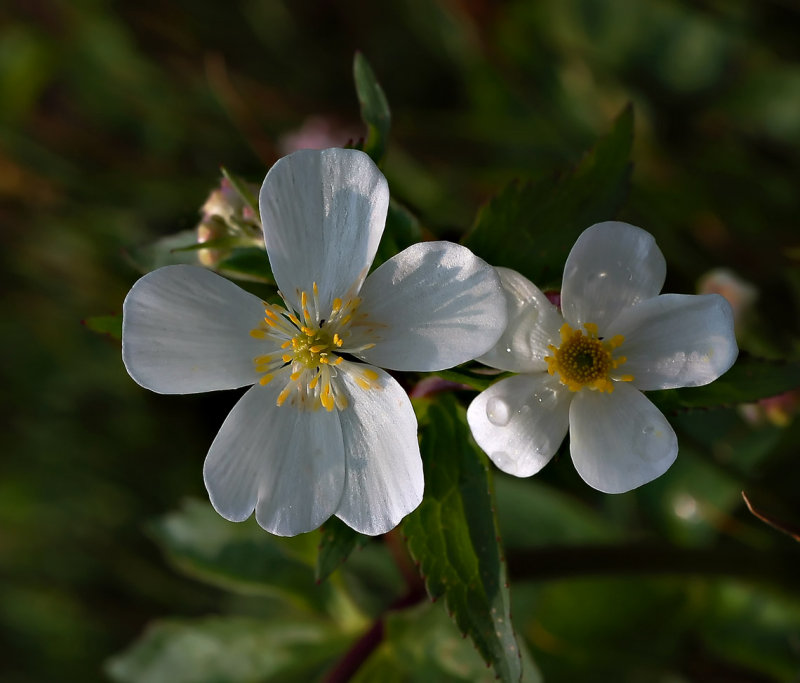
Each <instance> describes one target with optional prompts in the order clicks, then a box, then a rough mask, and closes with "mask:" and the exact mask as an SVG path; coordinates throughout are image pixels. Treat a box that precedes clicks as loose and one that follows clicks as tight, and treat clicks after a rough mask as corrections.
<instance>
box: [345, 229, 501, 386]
mask: <svg viewBox="0 0 800 683" xmlns="http://www.w3.org/2000/svg"><path fill="white" fill-rule="evenodd" d="M361 299H362V302H361V306H360V308H359V313H360V314H362V315H364V316H366V323H364V324H363V325H362V326H361V329H360V330H359V329H358V328H356V327H355V326H354V327H353V335H354V336H353V339H354V341H353V342H352V343H353V344H357V343H358V340H359V339H363V341H364V342H367V343H374V344H375V346H374V347H373V348H370V349H368V350H365V351H363V352H361V353H359V354H358V355H359V356H360V357H362V358H363V359H364V360H366V361H367V362H368V363H374V364H375V365H379V366H381V367H384V368H389V369H390V370H416V371H420V372H432V371H435V370H443V369H444V368H449V367H452V366H454V365H458V364H459V363H464V362H466V361H468V360H471V359H473V358H476V357H477V356H480V355H481V354H483V353H486V351H488V350H489V349H490V348H491V347H492V346H493V345H494V344H495V343H496V341H497V339H498V338H499V336H500V334H501V333H502V331H503V328H504V327H505V324H506V304H505V299H504V296H503V292H502V289H501V286H500V280H499V278H498V276H497V273H496V272H495V270H494V268H492V267H491V266H490V265H488V264H487V263H486V262H485V261H483V260H482V259H480V258H478V257H477V256H475V255H474V254H473V253H472V252H471V251H470V250H469V249H467V248H466V247H462V246H461V245H458V244H453V243H451V242H424V243H420V244H414V245H412V246H410V247H408V248H407V249H404V250H403V251H401V252H400V253H399V254H397V255H396V256H394V257H392V258H391V259H389V260H388V261H386V263H383V264H382V265H381V266H380V267H379V268H378V269H377V270H375V272H374V273H372V274H371V275H370V276H369V277H368V278H367V280H366V282H365V283H364V286H363V287H362V289H361Z"/></svg>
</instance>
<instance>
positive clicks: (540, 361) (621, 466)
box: [467, 222, 738, 493]
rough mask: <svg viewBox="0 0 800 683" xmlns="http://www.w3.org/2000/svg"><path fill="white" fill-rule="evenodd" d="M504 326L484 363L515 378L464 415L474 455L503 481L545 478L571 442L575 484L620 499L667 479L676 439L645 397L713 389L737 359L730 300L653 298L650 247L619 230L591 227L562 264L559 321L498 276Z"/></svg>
mask: <svg viewBox="0 0 800 683" xmlns="http://www.w3.org/2000/svg"><path fill="white" fill-rule="evenodd" d="M497 270H498V272H499V274H500V279H501V280H502V282H503V287H504V290H505V292H506V306H507V309H508V317H509V323H508V327H507V328H506V331H505V332H504V333H503V336H502V337H501V338H500V340H499V341H498V343H497V345H496V346H495V347H494V348H493V349H492V350H491V351H489V353H487V354H486V355H484V356H483V357H482V358H479V359H478V360H480V361H481V362H483V363H485V364H487V365H490V366H492V367H495V368H499V369H501V370H509V371H511V372H516V373H520V374H518V375H515V376H513V377H509V378H506V379H503V380H500V381H499V382H497V383H495V384H493V385H492V386H491V387H489V388H488V389H487V390H486V391H484V392H482V393H481V394H480V395H478V396H477V397H476V398H475V400H474V401H473V402H472V404H471V405H470V406H469V410H468V412H467V419H468V421H469V426H470V429H471V430H472V434H473V436H474V437H475V440H476V441H477V442H478V444H479V445H480V447H481V448H482V449H483V450H484V451H486V453H487V454H488V455H489V457H490V458H491V459H492V461H493V462H494V463H495V465H497V466H498V467H499V468H500V469H501V470H503V471H504V472H508V473H509V474H513V475H516V476H518V477H528V476H530V475H532V474H535V473H536V472H538V471H539V470H540V469H542V467H544V466H545V465H546V464H547V462H548V461H549V460H550V458H552V457H553V454H554V453H555V452H556V450H558V447H559V445H560V444H561V442H562V441H563V440H564V436H566V434H567V431H568V430H569V435H570V452H571V454H572V461H573V463H574V464H575V468H576V469H577V471H578V473H579V474H580V476H581V477H582V478H583V480H584V481H585V482H586V483H587V484H589V485H590V486H592V487H594V488H596V489H598V490H600V491H604V492H606V493H622V492H625V491H629V490H631V489H633V488H636V487H637V486H641V485H642V484H645V483H647V482H649V481H651V480H653V479H655V478H656V477H658V476H660V475H661V474H663V473H664V472H665V471H666V470H667V469H668V468H669V466H670V465H671V464H672V463H673V462H674V460H675V457H676V455H677V453H678V442H677V438H676V436H675V432H674V431H673V430H672V427H670V425H669V423H668V422H667V420H666V418H665V417H664V416H663V415H662V414H661V412H660V411H659V410H658V409H657V408H656V407H655V406H654V405H653V404H652V403H651V402H650V401H649V400H648V399H647V398H646V397H645V396H644V394H643V393H642V391H650V390H652V389H670V388H676V387H693V386H700V385H703V384H708V383H709V382H712V381H713V380H715V379H716V378H717V377H719V376H720V375H721V374H722V373H724V372H725V371H726V370H727V369H728V368H730V367H731V365H733V362H734V361H735V360H736V356H737V354H738V349H737V347H736V340H735V338H734V334H733V318H732V315H731V308H730V306H729V305H728V303H727V301H725V299H723V298H722V297H721V296H719V295H716V294H709V295H704V296H693V295H680V294H661V295H659V292H660V291H661V287H662V285H663V284H664V278H665V275H666V264H665V261H664V257H663V255H662V254H661V251H659V249H658V247H657V246H656V243H655V240H654V239H653V237H652V236H651V235H650V234H649V233H647V232H645V231H644V230H640V229H639V228H635V227H633V226H632V225H628V224H626V223H618V222H607V223H598V224H597V225H593V226H592V227H590V228H589V229H588V230H585V231H584V232H583V234H581V236H580V237H579V238H578V241H577V242H576V243H575V246H573V248H572V251H571V252H570V254H569V257H568V258H567V263H566V266H565V268H564V279H563V283H562V289H561V309H562V312H563V314H562V313H559V311H558V309H556V308H555V307H554V306H553V305H552V304H551V303H550V302H549V301H548V300H547V298H546V297H545V296H544V294H542V292H541V291H539V289H537V288H536V286H535V285H533V284H532V283H531V282H529V281H528V280H527V279H525V278H524V277H523V276H522V275H520V274H519V273H517V272H515V271H513V270H509V269H507V268H498V269H497Z"/></svg>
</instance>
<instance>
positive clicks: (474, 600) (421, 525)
mask: <svg viewBox="0 0 800 683" xmlns="http://www.w3.org/2000/svg"><path fill="white" fill-rule="evenodd" d="M427 420H428V424H427V425H426V426H425V427H424V428H423V430H422V443H421V450H422V457H423V464H424V469H425V498H424V499H423V501H422V503H421V505H420V506H419V507H418V508H417V509H416V510H415V511H414V512H413V513H411V514H410V515H409V516H408V517H407V518H406V520H405V522H404V524H403V532H404V533H405V535H406V536H407V538H408V548H409V550H410V552H411V555H412V556H413V557H414V559H415V560H416V561H417V562H418V563H419V565H420V572H421V574H422V576H423V578H424V579H425V585H426V588H427V590H428V593H429V594H430V596H431V597H432V598H434V599H436V598H439V597H441V596H444V599H445V603H446V605H447V609H448V610H449V611H450V612H451V613H452V615H453V618H454V619H455V622H456V624H457V626H458V627H459V629H460V630H461V632H462V633H464V634H467V635H469V636H470V637H471V638H472V640H473V642H474V643H475V646H476V648H477V649H478V651H479V652H480V653H481V655H482V657H483V658H484V660H485V661H486V662H487V663H489V664H491V665H492V666H494V670H495V672H496V674H497V675H498V677H499V678H500V679H501V680H503V681H519V680H520V677H521V660H520V651H519V648H518V647H517V642H516V639H515V637H514V631H513V629H512V626H511V614H510V607H509V593H508V587H507V584H506V572H505V564H504V560H503V558H502V556H501V549H500V545H499V540H498V535H497V527H496V522H495V517H494V512H493V503H492V495H491V492H490V483H489V474H488V469H487V466H486V460H485V458H484V456H483V455H482V454H481V453H480V452H479V451H478V449H477V447H476V446H475V445H474V444H473V443H472V441H471V440H470V439H469V438H468V429H467V424H466V417H465V411H464V409H463V408H461V407H460V406H459V405H458V404H457V403H456V401H455V399H454V398H453V397H452V396H448V395H445V396H442V397H440V399H439V400H438V401H436V402H434V403H431V404H430V405H429V406H428V409H427Z"/></svg>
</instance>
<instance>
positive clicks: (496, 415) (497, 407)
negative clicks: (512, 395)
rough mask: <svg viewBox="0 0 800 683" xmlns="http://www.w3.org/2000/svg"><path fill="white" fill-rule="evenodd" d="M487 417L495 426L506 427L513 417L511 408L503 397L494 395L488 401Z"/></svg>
mask: <svg viewBox="0 0 800 683" xmlns="http://www.w3.org/2000/svg"><path fill="white" fill-rule="evenodd" d="M486 417H488V418H489V422H491V423H492V424H493V425H494V426H495V427H505V426H506V425H507V424H508V421H509V420H510V419H511V408H509V407H508V403H506V402H505V401H504V400H503V399H502V398H497V396H493V397H492V398H490V399H489V400H488V401H487V402H486Z"/></svg>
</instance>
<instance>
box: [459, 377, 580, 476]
mask: <svg viewBox="0 0 800 683" xmlns="http://www.w3.org/2000/svg"><path fill="white" fill-rule="evenodd" d="M572 396H573V394H572V393H571V392H570V391H569V390H568V389H566V388H564V387H562V386H561V385H560V384H559V382H558V380H556V379H554V378H553V377H551V376H550V375H548V374H547V373H536V374H533V375H515V376H514V377H508V378H506V379H502V380H500V381H499V382H496V383H495V384H493V385H492V386H490V387H489V388H488V389H487V390H486V391H483V392H481V393H480V394H478V396H477V397H476V398H475V399H474V400H473V401H472V403H471V404H470V406H469V408H468V409H467V422H469V428H470V430H471V431H472V436H473V437H474V438H475V441H476V442H477V444H478V445H479V446H480V447H481V448H482V449H483V450H484V451H485V452H486V454H487V455H488V456H489V457H490V458H491V459H492V462H493V463H494V464H495V465H497V466H498V467H499V468H500V469H501V470H503V472H508V474H513V475H514V476H516V477H529V476H531V475H532V474H536V473H537V472H538V471H539V470H540V469H542V467H544V466H545V465H546V464H547V463H548V462H549V461H550V458H552V457H553V455H554V454H555V452H556V451H557V450H558V447H559V446H560V445H561V442H562V441H563V440H564V437H565V436H566V434H567V427H568V425H569V404H570V401H571V400H572Z"/></svg>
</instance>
